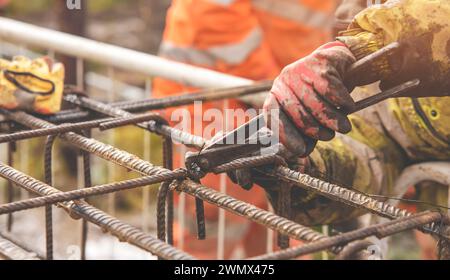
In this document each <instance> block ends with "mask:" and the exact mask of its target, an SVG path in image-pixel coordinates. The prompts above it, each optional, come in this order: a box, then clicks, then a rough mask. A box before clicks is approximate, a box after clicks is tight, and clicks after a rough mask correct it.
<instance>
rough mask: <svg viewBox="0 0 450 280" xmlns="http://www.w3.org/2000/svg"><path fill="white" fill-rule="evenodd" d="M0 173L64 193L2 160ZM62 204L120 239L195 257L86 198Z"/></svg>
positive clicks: (170, 255)
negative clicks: (124, 220) (85, 200)
mask: <svg viewBox="0 0 450 280" xmlns="http://www.w3.org/2000/svg"><path fill="white" fill-rule="evenodd" d="M0 176H1V177H3V178H5V179H7V180H11V181H13V182H14V183H16V185H17V186H20V187H22V188H24V189H26V190H28V191H30V192H33V193H35V194H38V195H41V196H45V195H51V194H58V193H61V191H59V190H58V189H55V188H53V187H51V186H49V185H47V184H45V183H43V182H40V181H38V180H36V179H34V178H32V177H30V176H27V175H25V174H23V173H22V172H20V171H17V170H15V169H14V168H12V167H10V166H7V165H4V164H2V163H0ZM83 190H89V189H83ZM63 206H64V208H65V209H66V210H67V211H68V213H70V214H75V216H79V217H82V218H84V219H86V220H88V221H89V222H91V223H93V224H96V225H98V226H100V227H101V228H102V229H103V230H104V231H107V232H110V233H111V234H112V235H114V236H116V237H118V238H119V240H121V241H124V242H128V243H130V244H133V245H136V246H138V247H140V248H142V249H144V250H147V251H149V252H151V253H152V254H155V255H157V256H160V257H162V258H165V259H170V260H173V259H179V260H188V259H193V257H192V256H190V255H188V254H187V253H185V252H182V251H180V250H178V249H176V248H174V247H172V246H170V245H168V244H166V243H164V242H162V241H160V240H159V239H157V238H154V237H153V236H151V235H149V234H146V233H144V232H142V231H141V230H139V229H137V228H135V227H133V226H131V225H128V224H126V223H123V222H121V221H120V220H118V219H116V218H114V217H112V216H109V215H108V214H106V213H104V212H103V211H101V210H99V209H97V208H95V207H93V206H91V205H89V204H87V203H86V202H81V201H79V202H77V203H74V202H68V203H64V204H63Z"/></svg>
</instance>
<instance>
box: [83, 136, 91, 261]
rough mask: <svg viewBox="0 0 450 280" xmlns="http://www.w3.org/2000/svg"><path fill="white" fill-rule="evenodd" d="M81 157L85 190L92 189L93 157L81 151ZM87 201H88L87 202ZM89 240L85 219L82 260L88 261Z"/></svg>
mask: <svg viewBox="0 0 450 280" xmlns="http://www.w3.org/2000/svg"><path fill="white" fill-rule="evenodd" d="M81 133H82V134H83V136H85V137H88V138H90V137H91V131H90V129H88V130H83V131H82V132H81ZM80 152H81V157H82V165H83V187H84V188H90V187H92V180H91V155H90V154H89V153H88V152H85V151H82V150H81V151H80ZM85 201H87V200H85ZM87 238H88V223H87V221H86V220H85V219H83V221H82V224H81V240H80V244H81V252H80V255H81V260H86V245H87Z"/></svg>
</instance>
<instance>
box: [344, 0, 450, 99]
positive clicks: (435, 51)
mask: <svg viewBox="0 0 450 280" xmlns="http://www.w3.org/2000/svg"><path fill="white" fill-rule="evenodd" d="M449 15H450V2H449V1H439V0H436V1H429V0H389V1H387V2H386V3H385V4H382V5H375V6H371V7H369V8H367V9H365V10H364V11H362V12H360V13H359V14H357V15H356V16H355V18H354V20H353V22H352V23H351V24H350V26H349V27H348V29H347V30H346V31H344V32H342V33H341V34H340V35H341V36H339V37H338V40H340V41H342V42H344V43H345V44H346V45H347V46H348V47H349V48H350V49H351V50H352V52H353V53H354V55H355V56H356V57H357V58H358V59H360V58H362V57H364V56H366V55H368V54H370V53H372V52H374V51H376V50H378V49H380V48H382V47H383V46H386V45H388V44H390V43H392V42H395V41H397V42H399V43H401V44H402V46H403V47H402V50H401V52H400V54H398V55H395V56H393V57H390V58H388V59H385V60H384V61H381V62H379V63H377V64H376V65H373V66H372V69H370V71H367V73H370V75H371V79H372V81H376V80H382V81H383V82H384V84H385V85H386V86H392V84H398V83H399V82H403V81H406V80H410V79H412V78H416V77H418V78H420V79H421V81H422V85H423V87H424V88H426V89H427V93H425V95H421V96H430V95H433V96H442V95H448V94H447V92H448V91H449V90H450V80H449V79H447V77H448V75H449V74H450V57H449V55H450V25H449V24H448V16H449ZM394 74H395V75H394Z"/></svg>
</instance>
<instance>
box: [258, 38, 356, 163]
mask: <svg viewBox="0 0 450 280" xmlns="http://www.w3.org/2000/svg"><path fill="white" fill-rule="evenodd" d="M355 61H356V58H355V57H354V56H353V54H352V53H351V52H350V50H349V49H348V48H347V47H346V46H345V45H344V44H343V43H341V42H331V43H328V44H325V45H323V46H321V47H320V48H319V49H317V50H316V51H314V52H313V53H312V54H310V55H309V56H307V57H305V58H302V59H300V60H298V61H296V62H294V63H292V64H290V65H288V66H287V67H286V68H284V69H283V71H282V72H281V74H280V75H279V76H278V78H277V79H276V80H275V82H274V85H273V87H272V90H271V93H270V94H269V96H268V98H267V99H266V101H265V103H264V109H266V111H267V113H268V116H269V117H268V125H269V127H271V128H272V126H273V127H276V126H275V125H272V122H273V120H274V119H275V116H274V114H275V113H272V112H276V110H275V111H273V110H271V109H279V108H280V109H282V111H283V112H284V113H285V114H286V115H287V118H288V119H283V117H281V116H280V117H279V120H280V123H279V135H280V141H281V142H282V143H283V144H284V145H285V146H286V147H287V148H288V149H289V150H290V151H291V152H292V153H294V154H295V155H300V156H306V155H307V154H309V153H310V152H311V151H312V148H314V146H315V143H316V142H317V140H323V141H327V140H331V139H332V138H333V137H334V135H335V131H337V132H340V133H347V132H349V131H350V130H351V124H350V121H349V120H348V118H347V116H346V113H345V111H346V110H349V109H351V108H352V107H353V106H354V105H355V103H354V101H353V99H352V98H351V97H350V94H349V90H348V89H347V88H346V87H345V85H344V82H343V79H344V78H343V76H344V74H345V72H346V70H347V68H348V67H349V66H350V65H352V64H353V63H354V62H355ZM281 115H282V114H281ZM308 146H309V147H308ZM311 146H312V147H311Z"/></svg>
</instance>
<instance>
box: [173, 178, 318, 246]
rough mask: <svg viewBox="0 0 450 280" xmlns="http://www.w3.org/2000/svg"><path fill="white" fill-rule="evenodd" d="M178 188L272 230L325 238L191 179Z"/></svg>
mask: <svg viewBox="0 0 450 280" xmlns="http://www.w3.org/2000/svg"><path fill="white" fill-rule="evenodd" d="M178 190H180V191H183V192H185V193H187V194H189V195H191V196H194V197H197V198H200V199H202V200H203V201H206V202H208V203H211V204H213V205H216V206H218V207H220V208H223V209H225V210H227V211H229V212H231V213H234V214H236V215H239V216H242V217H245V218H247V219H249V220H251V221H254V222H256V223H258V224H261V225H264V226H266V227H268V228H270V229H272V230H275V231H278V232H281V233H283V234H286V235H289V236H290V237H292V238H294V239H297V240H304V241H308V242H311V241H315V240H321V239H324V238H326V236H324V235H322V234H321V233H319V232H316V231H314V230H312V229H311V228H308V227H305V226H302V225H300V224H297V223H294V222H292V221H290V220H288V219H286V218H283V217H280V216H278V215H276V214H274V213H271V212H269V211H265V210H262V209H260V208H257V207H256V206H254V205H251V204H249V203H246V202H243V201H239V200H237V199H235V198H233V197H231V196H229V195H226V194H222V193H220V192H218V191H215V190H213V189H211V188H207V187H205V186H202V185H200V184H198V183H196V182H194V181H191V180H184V181H183V182H181V183H180V184H179V185H178Z"/></svg>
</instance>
